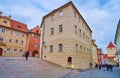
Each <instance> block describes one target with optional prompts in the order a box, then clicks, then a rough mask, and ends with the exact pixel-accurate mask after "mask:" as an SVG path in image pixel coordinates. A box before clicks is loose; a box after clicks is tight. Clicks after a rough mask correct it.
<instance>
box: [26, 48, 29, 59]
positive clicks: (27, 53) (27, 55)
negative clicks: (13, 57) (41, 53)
mask: <svg viewBox="0 0 120 78" xmlns="http://www.w3.org/2000/svg"><path fill="white" fill-rule="evenodd" d="M25 57H26V60H28V57H29V50H28V51H27V52H26V53H25Z"/></svg>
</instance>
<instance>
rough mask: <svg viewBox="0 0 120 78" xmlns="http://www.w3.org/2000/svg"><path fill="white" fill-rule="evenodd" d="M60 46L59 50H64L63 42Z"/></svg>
mask: <svg viewBox="0 0 120 78" xmlns="http://www.w3.org/2000/svg"><path fill="white" fill-rule="evenodd" d="M58 46H59V52H62V51H63V44H62V43H61V44H59V45H58Z"/></svg>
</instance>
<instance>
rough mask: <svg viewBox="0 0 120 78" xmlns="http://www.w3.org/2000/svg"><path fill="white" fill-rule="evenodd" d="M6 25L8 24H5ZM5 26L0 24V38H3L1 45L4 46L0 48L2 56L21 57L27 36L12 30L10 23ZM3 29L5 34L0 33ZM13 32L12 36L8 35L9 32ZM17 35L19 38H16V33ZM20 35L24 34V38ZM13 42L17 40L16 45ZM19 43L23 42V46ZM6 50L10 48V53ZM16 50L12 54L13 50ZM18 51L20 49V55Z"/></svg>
mask: <svg viewBox="0 0 120 78" xmlns="http://www.w3.org/2000/svg"><path fill="white" fill-rule="evenodd" d="M7 23H8V24H7ZM7 23H6V25H4V24H3V23H0V37H3V39H4V41H3V43H4V44H6V46H0V47H1V48H3V53H2V56H23V54H24V52H25V48H26V38H27V34H26V33H24V32H20V31H17V30H13V29H12V28H10V24H9V23H10V21H9V22H7ZM2 28H5V30H6V31H5V33H2V32H1V29H2ZM11 30H12V31H13V34H12V35H11V34H10V31H11ZM17 32H18V33H19V36H16V33H17ZM22 34H24V37H22ZM9 38H11V39H12V42H11V43H10V42H9ZM15 40H18V44H16V43H15ZM21 41H24V44H21ZM7 48H10V52H8V53H7ZM15 48H16V49H17V52H16V53H14V49H15ZM20 49H22V53H20Z"/></svg>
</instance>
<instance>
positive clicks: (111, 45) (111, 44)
mask: <svg viewBox="0 0 120 78" xmlns="http://www.w3.org/2000/svg"><path fill="white" fill-rule="evenodd" d="M114 47H115V45H114V44H113V43H112V42H110V43H109V45H108V46H107V48H114Z"/></svg>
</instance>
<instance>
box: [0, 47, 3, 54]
mask: <svg viewBox="0 0 120 78" xmlns="http://www.w3.org/2000/svg"><path fill="white" fill-rule="evenodd" d="M2 52H3V49H2V48H0V56H1V55H2Z"/></svg>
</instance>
